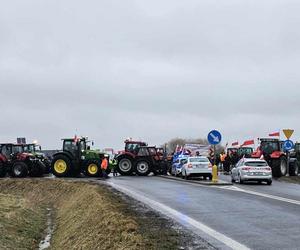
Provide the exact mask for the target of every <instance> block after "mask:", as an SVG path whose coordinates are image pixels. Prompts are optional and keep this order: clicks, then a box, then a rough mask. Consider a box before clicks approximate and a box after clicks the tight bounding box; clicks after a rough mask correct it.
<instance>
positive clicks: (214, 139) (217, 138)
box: [207, 130, 222, 182]
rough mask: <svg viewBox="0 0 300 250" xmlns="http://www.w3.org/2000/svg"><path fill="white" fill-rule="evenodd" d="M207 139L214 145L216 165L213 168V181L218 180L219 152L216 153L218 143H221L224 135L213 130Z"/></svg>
mask: <svg viewBox="0 0 300 250" xmlns="http://www.w3.org/2000/svg"><path fill="white" fill-rule="evenodd" d="M207 140H208V142H209V144H210V145H213V147H214V165H213V168H212V182H218V166H217V165H216V163H217V154H216V145H218V144H220V143H221V141H222V135H221V133H220V132H219V131H217V130H212V131H210V132H209V133H208V136H207Z"/></svg>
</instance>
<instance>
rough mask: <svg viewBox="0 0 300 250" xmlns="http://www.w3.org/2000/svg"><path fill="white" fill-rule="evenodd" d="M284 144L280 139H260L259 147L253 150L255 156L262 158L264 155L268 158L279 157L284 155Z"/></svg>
mask: <svg viewBox="0 0 300 250" xmlns="http://www.w3.org/2000/svg"><path fill="white" fill-rule="evenodd" d="M282 153H283V151H282V144H281V142H280V140H278V139H260V145H259V147H258V149H257V150H256V151H255V152H253V154H252V157H253V158H260V157H262V156H264V157H265V159H266V160H267V159H268V158H274V157H275V158H276V157H277V158H279V157H280V156H281V155H282Z"/></svg>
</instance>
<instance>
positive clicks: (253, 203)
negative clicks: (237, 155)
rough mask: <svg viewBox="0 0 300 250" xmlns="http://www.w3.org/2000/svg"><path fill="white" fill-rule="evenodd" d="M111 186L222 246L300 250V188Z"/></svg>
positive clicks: (121, 182)
mask: <svg viewBox="0 0 300 250" xmlns="http://www.w3.org/2000/svg"><path fill="white" fill-rule="evenodd" d="M221 178H222V179H224V180H230V179H229V177H228V176H222V177H221ZM108 182H109V183H110V184H111V185H112V186H114V187H115V188H117V189H119V190H120V191H122V192H124V193H127V194H128V195H130V196H132V197H134V198H135V199H137V200H140V201H141V202H144V203H145V204H147V205H149V206H151V207H152V208H153V209H156V210H158V211H160V212H162V213H163V214H164V215H166V216H169V217H171V218H173V219H174V220H176V221H178V222H179V223H181V224H182V225H183V226H185V227H187V228H188V229H190V230H192V231H193V232H195V233H197V234H198V235H200V236H201V237H202V238H204V239H206V240H207V241H208V242H210V243H211V244H212V245H213V246H215V247H217V248H221V249H230V248H231V249H300V185H298V184H289V183H281V182H278V181H274V183H273V185H272V186H267V185H253V184H248V185H239V184H235V185H234V186H225V187H209V186H200V185H197V184H190V183H186V182H179V181H173V180H168V179H164V178H161V177H154V176H151V177H134V176H133V177H124V176H118V177H116V178H110V179H109V181H108Z"/></svg>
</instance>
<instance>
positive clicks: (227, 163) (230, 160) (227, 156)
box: [220, 151, 238, 174]
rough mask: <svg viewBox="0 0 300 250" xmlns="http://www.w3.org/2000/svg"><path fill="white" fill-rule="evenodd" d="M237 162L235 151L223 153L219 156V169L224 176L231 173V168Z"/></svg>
mask: <svg viewBox="0 0 300 250" xmlns="http://www.w3.org/2000/svg"><path fill="white" fill-rule="evenodd" d="M237 162H238V154H237V152H235V151H228V153H225V152H224V151H223V152H222V153H221V154H220V165H221V166H220V167H221V168H222V169H223V171H224V174H229V173H230V171H231V166H232V165H235V164H236V163H237Z"/></svg>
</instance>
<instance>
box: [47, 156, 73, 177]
mask: <svg viewBox="0 0 300 250" xmlns="http://www.w3.org/2000/svg"><path fill="white" fill-rule="evenodd" d="M51 170H52V173H53V174H54V175H55V176H56V177H68V176H69V175H70V174H71V172H72V171H71V170H72V163H71V160H70V159H69V158H68V157H67V156H65V155H57V156H55V157H54V158H53V160H52V163H51Z"/></svg>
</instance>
